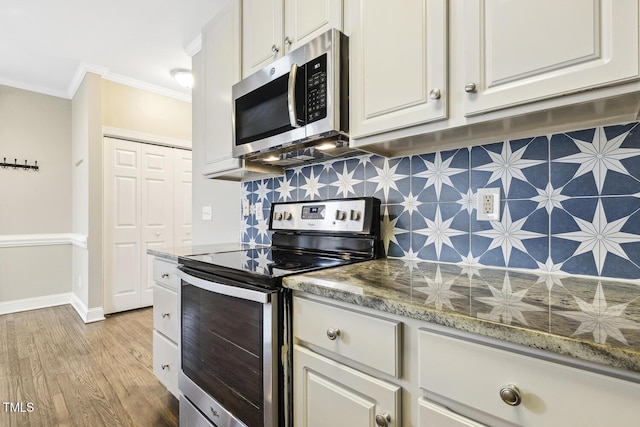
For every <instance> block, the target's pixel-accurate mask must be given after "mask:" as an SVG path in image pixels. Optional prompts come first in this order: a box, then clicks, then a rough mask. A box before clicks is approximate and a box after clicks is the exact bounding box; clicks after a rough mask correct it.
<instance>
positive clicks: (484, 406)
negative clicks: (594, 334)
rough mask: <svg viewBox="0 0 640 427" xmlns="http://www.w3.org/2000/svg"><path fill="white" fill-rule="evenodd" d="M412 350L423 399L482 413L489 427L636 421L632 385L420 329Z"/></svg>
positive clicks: (637, 388)
mask: <svg viewBox="0 0 640 427" xmlns="http://www.w3.org/2000/svg"><path fill="white" fill-rule="evenodd" d="M418 349H419V355H420V357H419V360H420V368H419V370H420V375H419V381H420V388H421V389H422V390H424V391H426V392H427V397H430V396H433V398H434V399H442V400H443V402H448V403H447V406H448V407H449V408H451V409H453V410H454V411H455V412H458V413H464V412H466V411H468V412H469V413H470V414H471V413H473V414H489V415H490V416H492V417H495V420H494V421H492V422H491V423H490V424H491V425H499V426H502V425H504V426H512V425H517V426H545V427H555V426H557V427H564V426H581V427H600V426H602V427H604V426H617V427H632V426H637V425H638V422H639V420H640V405H639V404H638V402H640V384H637V383H633V382H630V381H625V380H622V379H618V378H613V377H610V376H605V375H602V374H598V373H594V372H589V371H586V370H583V369H578V368H575V367H572V366H566V365H563V364H560V363H556V362H551V361H547V360H541V359H538V358H534V357H531V356H528V355H523V354H518V353H515V352H512V351H507V350H504V349H500V348H494V347H491V346H488V345H484V344H478V343H474V342H469V341H465V340H464V339H460V338H458V337H453V336H447V335H444V334H440V333H435V332H431V331H429V330H424V329H421V330H420V331H419V332H418ZM507 402H509V403H507ZM458 408H459V409H458ZM465 415H466V414H465ZM453 425H467V424H453Z"/></svg>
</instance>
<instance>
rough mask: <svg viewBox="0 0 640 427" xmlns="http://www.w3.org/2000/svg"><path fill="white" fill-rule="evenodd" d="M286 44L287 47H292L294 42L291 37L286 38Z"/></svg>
mask: <svg viewBox="0 0 640 427" xmlns="http://www.w3.org/2000/svg"><path fill="white" fill-rule="evenodd" d="M284 44H286V45H287V46H291V45H292V44H293V40H292V39H290V38H289V36H287V37H285V38H284Z"/></svg>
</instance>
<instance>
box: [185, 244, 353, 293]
mask: <svg viewBox="0 0 640 427" xmlns="http://www.w3.org/2000/svg"><path fill="white" fill-rule="evenodd" d="M350 262H353V260H349V259H343V258H337V257H328V256H323V255H321V254H317V253H309V252H301V251H293V250H282V249H276V248H271V247H269V246H258V247H255V248H250V249H246V250H237V251H230V252H217V253H207V254H198V255H190V256H185V257H180V258H179V263H180V264H182V265H183V266H184V267H186V268H188V269H190V270H195V271H198V272H201V273H206V274H213V275H216V276H220V277H223V278H228V279H232V280H236V281H240V282H244V283H248V284H252V285H257V286H262V287H269V288H272V287H278V286H280V284H281V281H282V277H284V276H287V275H290V274H296V273H302V272H307V271H313V270H319V269H322V268H328V267H336V266H339V265H344V264H347V263H350Z"/></svg>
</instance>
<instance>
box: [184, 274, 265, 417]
mask: <svg viewBox="0 0 640 427" xmlns="http://www.w3.org/2000/svg"><path fill="white" fill-rule="evenodd" d="M181 292H182V298H181V304H182V322H181V324H182V326H181V328H182V337H181V339H182V342H181V344H182V355H181V359H182V370H183V371H184V373H185V375H187V376H188V377H189V378H191V380H193V381H194V382H195V383H196V384H198V386H200V388H202V389H203V390H204V391H205V392H207V393H208V394H209V395H211V396H212V397H213V398H214V399H215V400H217V401H218V403H220V404H221V405H222V406H224V407H225V408H226V409H227V410H228V411H230V412H232V413H233V414H234V415H235V416H236V417H237V418H239V419H240V420H242V421H243V422H244V423H245V424H247V425H249V426H262V425H264V419H263V405H264V403H263V402H264V399H263V382H262V381H263V380H262V379H263V375H262V371H263V354H262V353H263V336H262V333H263V332H262V331H263V305H262V304H260V303H257V302H254V301H247V300H243V299H239V298H235V297H230V296H226V295H220V294H217V293H215V292H210V291H207V290H204V289H201V288H198V287H196V286H192V285H189V284H187V283H185V282H182V290H181Z"/></svg>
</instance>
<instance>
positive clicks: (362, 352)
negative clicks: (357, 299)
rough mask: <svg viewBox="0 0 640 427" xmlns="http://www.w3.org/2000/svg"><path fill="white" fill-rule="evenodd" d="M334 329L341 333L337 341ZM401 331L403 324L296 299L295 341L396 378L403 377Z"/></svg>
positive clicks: (294, 310) (294, 304)
mask: <svg viewBox="0 0 640 427" xmlns="http://www.w3.org/2000/svg"><path fill="white" fill-rule="evenodd" d="M331 328H333V329H334V330H338V331H339V332H338V333H337V336H335V337H334V339H331V338H330V335H331V332H330V331H329V329H331ZM400 330H401V323H400V322H396V321H393V320H387V319H384V318H381V317H377V316H372V315H368V314H364V313H360V312H357V311H349V310H346V309H343V308H339V307H336V306H333V305H329V304H324V303H320V302H316V301H311V300H308V299H303V298H294V302H293V333H294V335H295V337H296V338H298V339H300V340H302V341H305V342H307V343H310V344H313V345H316V346H318V347H321V348H323V349H326V350H329V351H332V352H334V353H336V354H339V355H341V356H344V357H346V358H349V359H351V360H354V361H356V362H358V363H361V364H363V365H366V366H370V367H371V368H374V369H377V370H378V371H380V372H384V373H386V374H389V375H392V376H395V377H399V375H400V357H399V351H400V333H401V332H400Z"/></svg>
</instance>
